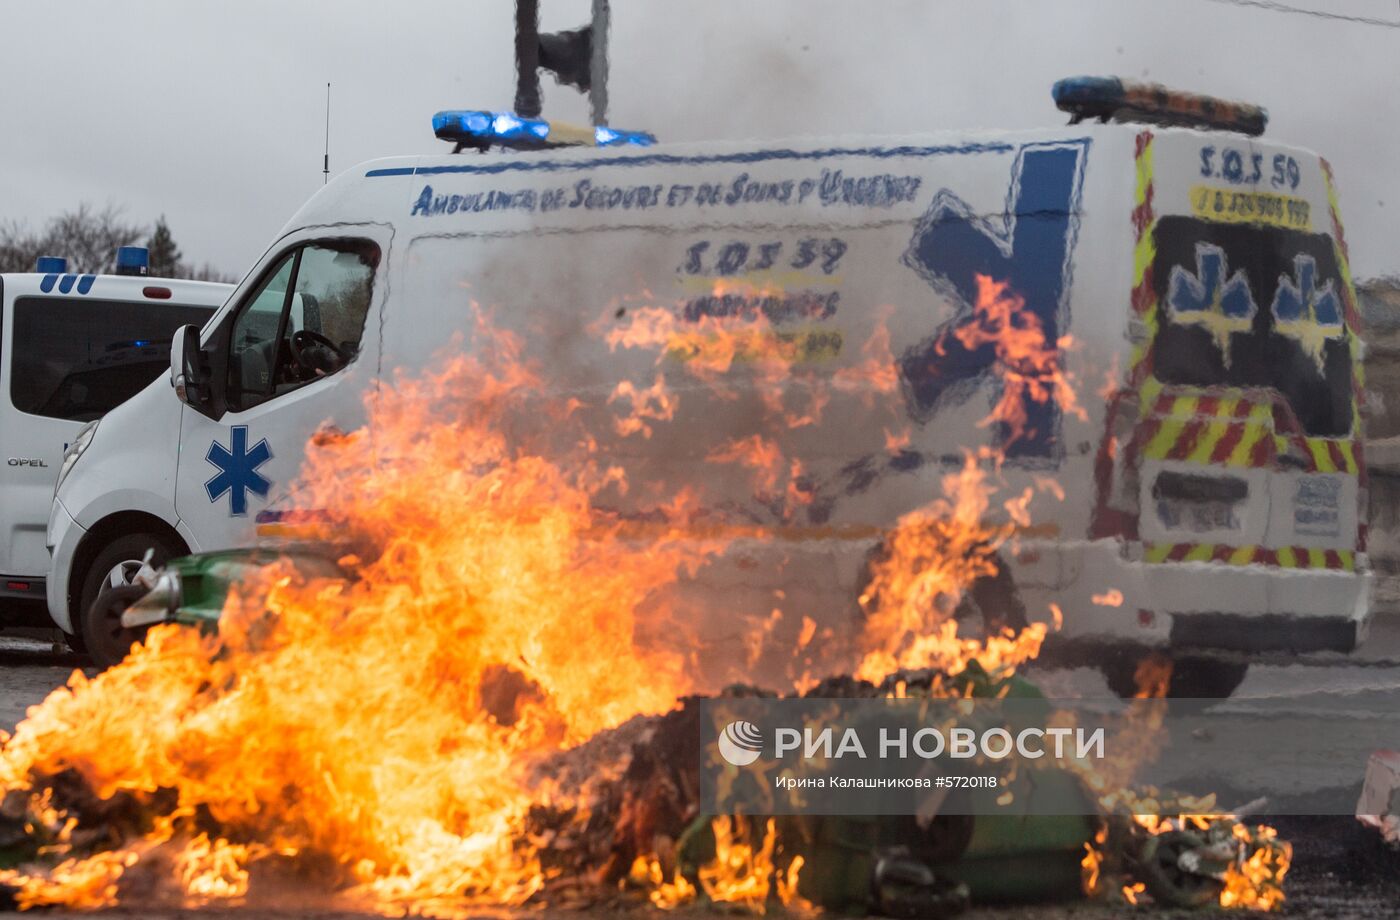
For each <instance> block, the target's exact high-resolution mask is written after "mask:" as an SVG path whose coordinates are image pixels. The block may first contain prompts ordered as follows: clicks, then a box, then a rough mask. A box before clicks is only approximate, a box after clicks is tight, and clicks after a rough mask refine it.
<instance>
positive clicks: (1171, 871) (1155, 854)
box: [1135, 831, 1225, 908]
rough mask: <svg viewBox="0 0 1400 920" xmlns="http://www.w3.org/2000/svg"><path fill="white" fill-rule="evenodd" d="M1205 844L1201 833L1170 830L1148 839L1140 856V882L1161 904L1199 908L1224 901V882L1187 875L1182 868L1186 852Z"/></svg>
mask: <svg viewBox="0 0 1400 920" xmlns="http://www.w3.org/2000/svg"><path fill="white" fill-rule="evenodd" d="M1204 845H1205V840H1204V839H1202V838H1201V836H1200V835H1199V834H1195V833H1192V832H1190V831H1167V832H1166V833H1164V834H1156V835H1153V836H1151V837H1148V838H1147V840H1146V841H1144V842H1143V845H1142V853H1141V854H1140V855H1139V857H1138V866H1137V872H1136V873H1135V874H1136V876H1137V879H1138V881H1140V882H1142V884H1143V887H1145V888H1146V889H1147V893H1148V894H1150V895H1152V899H1153V900H1154V901H1156V902H1157V903H1158V904H1162V905H1165V906H1167V907H1186V908H1199V907H1205V906H1206V905H1208V904H1216V903H1219V901H1220V892H1221V890H1222V889H1223V888H1224V887H1225V885H1224V883H1222V882H1219V881H1217V880H1216V879H1213V878H1211V877H1210V876H1208V875H1199V874H1196V873H1193V872H1187V871H1185V870H1184V869H1182V868H1181V867H1180V865H1179V860H1180V858H1181V856H1182V854H1183V853H1187V852H1190V851H1191V850H1194V849H1197V848H1199V847H1202V846H1204Z"/></svg>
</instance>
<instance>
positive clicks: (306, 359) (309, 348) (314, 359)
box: [291, 329, 345, 376]
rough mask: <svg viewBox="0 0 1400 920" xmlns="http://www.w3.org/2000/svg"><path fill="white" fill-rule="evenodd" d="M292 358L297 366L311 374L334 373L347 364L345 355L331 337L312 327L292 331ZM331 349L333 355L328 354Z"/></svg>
mask: <svg viewBox="0 0 1400 920" xmlns="http://www.w3.org/2000/svg"><path fill="white" fill-rule="evenodd" d="M291 351H292V360H294V361H296V363H297V366H298V367H300V368H301V369H302V370H304V371H306V372H308V373H311V374H319V375H322V376H324V375H326V374H333V373H335V372H336V371H338V370H340V368H341V366H342V365H344V364H345V355H343V354H341V351H340V349H339V348H337V347H336V346H335V343H334V342H332V341H331V340H330V339H328V338H326V337H325V336H324V335H321V333H319V332H312V331H311V330H310V329H298V330H297V331H296V332H293V333H292V341H291ZM327 351H329V352H330V355H331V357H328V356H327V355H326V352H327Z"/></svg>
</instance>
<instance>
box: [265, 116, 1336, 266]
mask: <svg viewBox="0 0 1400 920" xmlns="http://www.w3.org/2000/svg"><path fill="white" fill-rule="evenodd" d="M1144 130H1148V131H1151V132H1152V133H1153V134H1154V135H1156V136H1158V137H1163V138H1166V137H1173V136H1187V137H1194V138H1198V139H1201V140H1203V141H1207V142H1210V141H1215V142H1220V143H1235V144H1237V145H1251V146H1255V147H1267V148H1269V149H1270V150H1288V151H1290V152H1293V153H1295V154H1301V155H1305V156H1309V157H1316V156H1317V154H1316V153H1314V152H1312V151H1310V150H1306V149H1303V148H1299V147H1296V146H1292V145H1288V144H1280V143H1277V142H1276V141H1274V140H1273V139H1272V138H1267V137H1249V136H1246V135H1243V134H1238V133H1235V132H1225V131H1209V130H1198V129H1195V128H1184V127H1170V126H1161V125H1145V124H1136V123H1123V122H1112V123H1092V122H1081V123H1079V124H1073V125H1053V126H1049V127H1045V128H1039V129H1017V130H1014V131H1008V130H994V129H976V130H960V131H942V132H928V133H920V134H896V135H837V136H830V135H828V136H806V137H787V138H775V139H768V140H758V139H752V140H728V141H698V142H688V143H671V144H666V143H662V144H657V145H654V146H649V147H633V146H624V147H588V146H575V147H557V148H551V149H548V150H540V151H523V152H514V151H500V152H490V153H485V154H482V153H471V152H468V153H450V152H448V151H447V150H446V149H444V150H443V151H442V152H441V153H433V154H424V155H419V156H398V157H388V158H383V159H377V160H369V161H366V162H364V163H361V164H358V165H356V166H354V167H351V168H350V169H347V170H346V171H345V172H343V173H341V174H340V175H339V176H336V177H335V178H333V179H332V180H331V182H330V184H329V185H327V186H325V187H323V188H322V189H320V190H319V191H317V192H316V194H315V195H313V196H312V197H311V198H310V199H309V200H308V201H307V202H306V203H305V204H304V205H303V206H302V207H301V208H300V209H299V210H298V211H297V213H296V214H295V215H293V217H292V219H291V220H290V221H289V222H288V223H287V225H286V226H285V227H284V228H283V230H282V233H280V234H278V237H279V238H280V237H281V236H284V235H285V234H287V233H290V232H292V231H294V230H297V229H300V228H304V227H308V226H316V225H318V224H333V223H337V222H343V221H349V222H355V221H364V222H380V221H383V220H384V217H385V215H386V214H397V213H398V211H397V210H396V209H390V210H387V211H386V210H385V209H384V208H385V206H386V205H389V204H390V202H393V203H399V202H400V200H401V199H400V196H401V195H402V194H403V189H404V187H405V185H406V184H407V182H408V180H415V179H417V180H422V179H429V180H431V177H433V176H449V175H452V174H461V173H476V174H478V175H498V176H499V175H512V174H516V175H518V174H521V173H524V174H526V175H529V174H533V173H559V174H563V175H565V176H567V175H570V174H574V173H577V172H580V171H583V170H587V169H589V168H590V167H592V166H600V165H608V164H615V163H619V162H629V163H635V164H636V165H654V166H666V165H698V164H704V163H715V164H722V163H730V164H742V163H744V162H747V158H750V157H753V156H754V155H755V154H757V153H758V152H760V151H761V152H762V154H763V158H764V159H774V158H777V159H793V160H802V159H808V158H818V157H827V156H830V155H831V154H833V153H837V154H841V153H846V154H860V153H862V152H870V151H876V150H878V151H880V153H881V155H882V156H888V155H891V154H897V153H898V152H899V151H902V150H903V151H918V150H928V149H930V148H943V147H956V148H958V150H959V152H975V151H977V150H979V149H985V150H986V151H988V152H998V151H1001V152H1005V151H1007V150H1009V149H1011V148H1013V147H1015V146H1018V145H1021V144H1024V143H1027V142H1034V141H1056V140H1067V139H1079V138H1084V137H1090V138H1107V137H1114V138H1122V137H1125V136H1133V135H1136V134H1138V133H1140V132H1142V131H1144ZM521 179H522V180H523V179H524V176H521ZM394 180H398V181H394Z"/></svg>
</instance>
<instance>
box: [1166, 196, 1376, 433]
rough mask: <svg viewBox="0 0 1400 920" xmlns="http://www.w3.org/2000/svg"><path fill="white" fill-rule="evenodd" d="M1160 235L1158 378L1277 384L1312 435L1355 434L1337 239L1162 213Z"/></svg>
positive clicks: (1216, 383) (1189, 383) (1211, 383)
mask: <svg viewBox="0 0 1400 920" xmlns="http://www.w3.org/2000/svg"><path fill="white" fill-rule="evenodd" d="M1155 241H1156V244H1157V259H1156V262H1155V263H1154V265H1153V284H1154V286H1155V290H1156V295H1157V333H1156V338H1155V340H1154V349H1153V369H1154V373H1155V375H1156V377H1157V379H1158V380H1160V381H1161V382H1162V383H1165V384H1174V385H1179V386H1191V387H1236V388H1263V389H1270V390H1273V391H1275V392H1277V393H1278V394H1280V395H1281V396H1282V397H1283V398H1284V399H1285V400H1286V401H1287V403H1288V406H1289V407H1290V408H1291V409H1292V411H1293V415H1294V416H1296V418H1297V421H1298V423H1299V425H1300V426H1301V427H1302V430H1303V432H1304V433H1305V434H1306V435H1308V436H1311V437H1342V436H1345V435H1348V434H1350V433H1351V429H1352V419H1353V416H1354V414H1355V413H1354V405H1353V394H1352V354H1351V334H1350V333H1349V332H1348V330H1347V327H1346V323H1345V320H1344V313H1345V310H1344V298H1345V296H1346V291H1345V287H1344V285H1345V281H1344V280H1343V279H1342V277H1341V275H1340V273H1339V271H1338V267H1337V258H1336V253H1335V250H1334V247H1333V243H1332V238H1331V237H1329V236H1328V235H1327V234H1324V233H1307V232H1303V231H1299V230H1289V229H1283V228H1275V227H1261V226H1257V225H1230V224H1221V223H1213V222H1209V221H1203V220H1198V219H1195V218H1188V217H1164V218H1162V220H1161V221H1159V223H1158V225H1157V229H1156V237H1155Z"/></svg>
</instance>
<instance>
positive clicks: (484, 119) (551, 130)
mask: <svg viewBox="0 0 1400 920" xmlns="http://www.w3.org/2000/svg"><path fill="white" fill-rule="evenodd" d="M433 134H434V135H436V136H437V137H438V138H439V139H440V140H444V141H451V142H452V143H454V144H456V145H457V146H458V147H459V148H461V147H472V148H476V149H478V150H485V149H487V148H489V147H509V148H514V149H524V150H536V149H539V148H542V147H561V146H566V145H567V146H574V145H579V144H582V145H584V146H587V145H588V144H589V143H590V142H591V143H593V144H596V145H597V146H599V147H625V146H631V147H649V146H651V145H652V144H655V143H656V138H655V137H653V136H652V135H650V134H648V133H646V132H645V131H619V130H617V129H615V128H609V127H607V126H605V125H599V126H598V127H596V128H592V129H586V130H581V129H578V128H570V127H568V126H564V125H551V124H550V123H549V122H547V121H544V120H542V119H538V118H521V117H520V116H519V115H516V114H515V113H514V112H482V111H472V110H449V111H444V112H438V113H437V114H436V115H434V116H433Z"/></svg>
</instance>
